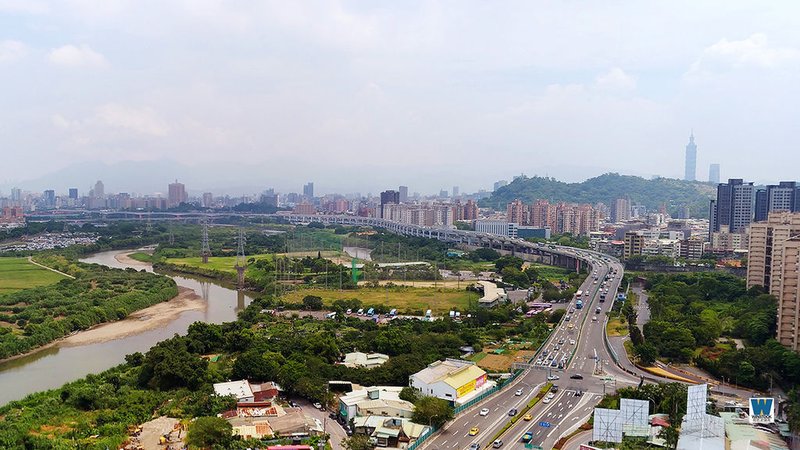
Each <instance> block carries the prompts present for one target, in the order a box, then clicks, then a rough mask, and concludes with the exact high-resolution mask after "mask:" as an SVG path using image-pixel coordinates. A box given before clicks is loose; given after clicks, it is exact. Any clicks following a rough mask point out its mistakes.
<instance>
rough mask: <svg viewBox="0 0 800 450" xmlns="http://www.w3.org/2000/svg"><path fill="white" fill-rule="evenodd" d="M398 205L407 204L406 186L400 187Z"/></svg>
mask: <svg viewBox="0 0 800 450" xmlns="http://www.w3.org/2000/svg"><path fill="white" fill-rule="evenodd" d="M398 191H399V192H400V203H408V186H400V188H399V189H398Z"/></svg>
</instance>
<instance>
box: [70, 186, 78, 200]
mask: <svg viewBox="0 0 800 450" xmlns="http://www.w3.org/2000/svg"><path fill="white" fill-rule="evenodd" d="M69 198H70V199H71V200H78V188H69Z"/></svg>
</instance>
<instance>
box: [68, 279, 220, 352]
mask: <svg viewBox="0 0 800 450" xmlns="http://www.w3.org/2000/svg"><path fill="white" fill-rule="evenodd" d="M206 306H207V305H206V302H205V301H204V300H203V298H202V297H200V296H199V295H197V293H195V292H194V290H192V289H189V288H185V287H180V286H178V295H177V296H175V297H173V298H172V299H171V300H168V301H166V302H162V303H158V304H156V305H153V306H150V307H147V308H145V309H140V310H139V311H136V312H133V313H131V314H130V315H129V316H128V317H127V318H125V319H124V320H120V321H118V322H108V323H104V324H100V325H97V326H95V327H93V328H90V329H88V330H85V331H81V332H79V333H76V334H73V335H72V336H67V337H66V338H64V339H62V340H61V341H60V342H59V344H60V346H64V347H66V346H76V345H86V344H96V343H100V342H108V341H113V340H115V339H121V338H124V337H128V336H131V335H134V334H139V333H143V332H145V331H148V330H152V329H155V328H159V327H163V326H165V325H166V324H168V323H170V322H172V321H173V320H175V319H176V318H177V317H178V316H179V315H181V314H182V313H184V312H186V311H195V310H197V311H205V309H206Z"/></svg>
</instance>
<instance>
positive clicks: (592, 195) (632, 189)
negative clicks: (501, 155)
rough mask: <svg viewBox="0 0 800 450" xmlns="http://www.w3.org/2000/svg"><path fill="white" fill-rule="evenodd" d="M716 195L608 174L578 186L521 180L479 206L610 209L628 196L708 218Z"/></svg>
mask: <svg viewBox="0 0 800 450" xmlns="http://www.w3.org/2000/svg"><path fill="white" fill-rule="evenodd" d="M715 195H716V187H715V186H712V185H711V184H708V183H701V182H691V181H683V180H675V179H671V178H655V179H652V180H647V179H644V178H641V177H635V176H630V175H619V174H616V173H607V174H604V175H600V176H599V177H594V178H590V179H588V180H586V181H584V182H581V183H564V182H563V181H558V180H556V179H554V178H543V177H533V178H528V177H520V178H517V179H516V180H514V181H513V182H512V183H510V184H508V185H507V186H503V187H501V188H500V189H498V190H497V191H495V192H494V193H492V196H491V197H489V198H488V199H485V200H482V201H481V206H484V207H492V208H496V209H505V207H506V205H507V204H508V203H509V202H511V201H514V199H517V198H518V199H520V200H522V201H524V202H526V203H530V202H533V201H534V200H536V199H545V200H549V201H551V202H574V203H592V204H594V203H597V202H603V203H605V204H606V205H608V206H611V205H612V204H613V203H614V201H615V200H616V199H618V198H624V197H630V199H631V202H632V203H633V204H643V205H645V206H646V207H647V209H648V210H650V211H655V210H657V209H658V208H659V207H660V206H661V205H662V204H666V205H667V210H668V212H669V213H670V214H672V215H673V216H677V214H678V213H679V212H680V211H681V209H682V208H683V206H684V205H688V206H689V212H690V214H691V216H692V217H706V218H707V217H708V201H709V200H710V199H711V198H712V197H714V196H715Z"/></svg>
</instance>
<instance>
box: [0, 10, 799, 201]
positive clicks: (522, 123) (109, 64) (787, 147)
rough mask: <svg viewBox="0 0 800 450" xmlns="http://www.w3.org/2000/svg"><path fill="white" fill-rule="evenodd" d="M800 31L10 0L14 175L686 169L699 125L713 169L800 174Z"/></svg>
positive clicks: (685, 13) (7, 132) (5, 21)
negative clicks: (102, 167) (98, 168)
mask: <svg viewBox="0 0 800 450" xmlns="http://www.w3.org/2000/svg"><path fill="white" fill-rule="evenodd" d="M798 30H800V2H796V1H785V2H762V1H753V2H737V1H731V0H724V1H716V2H715V1H705V0H704V1H702V2H698V1H689V2H680V1H670V2H657V3H656V2H643V1H638V0H637V1H610V0H609V1H600V2H595V1H590V2H587V1H574V2H573V1H563V0H560V1H552V2H539V1H524V2H502V1H477V2H473V1H463V0H458V1H451V2H439V1H424V2H412V1H401V2H398V1H386V2H378V1H372V2H337V1H319V2H317V1H285V0H282V1H275V2H265V1H255V2H254V1H235V2H234V1H230V2H221V1H206V0H185V1H164V0H158V1H142V0H131V1H114V0H95V1H83V0H76V1H69V0H66V1H59V2H52V3H51V2H40V1H37V0H0V84H1V85H2V88H0V139H2V140H1V141H0V149H1V151H2V156H3V158H2V163H0V182H5V183H6V184H7V183H8V182H17V181H21V180H26V179H32V178H38V177H41V176H43V175H46V174H48V173H50V172H53V171H57V170H60V169H62V168H65V167H67V166H70V165H73V164H80V163H84V162H88V161H94V162H97V161H101V162H105V163H116V162H119V161H127V160H135V161H148V160H162V159H168V160H175V161H180V162H182V163H185V164H188V165H200V166H203V167H214V166H215V165H212V163H220V164H219V165H218V167H219V168H220V169H221V170H225V171H228V172H233V171H235V170H236V164H241V165H242V166H243V167H249V168H251V169H252V168H253V167H258V168H259V169H258V170H259V171H261V172H263V183H264V185H265V186H271V185H275V186H276V187H278V188H282V189H283V190H287V189H288V188H292V189H294V190H300V189H301V185H302V182H304V181H307V180H314V181H315V182H316V184H317V186H318V191H321V192H326V191H333V190H341V191H348V192H349V191H355V190H359V191H362V192H367V191H370V190H371V191H373V192H375V191H377V190H379V189H381V188H384V187H393V186H396V185H398V184H408V185H409V186H411V189H412V191H414V190H419V191H428V190H429V191H433V190H437V191H438V189H439V188H447V189H449V188H450V187H451V186H452V185H454V184H458V185H460V186H461V188H462V191H465V190H466V191H472V190H477V189H479V188H490V187H491V183H492V182H493V181H494V180H497V179H500V178H507V179H510V178H511V177H512V176H513V175H514V174H519V173H525V174H528V175H534V174H538V175H545V174H547V175H550V176H555V177H557V178H560V179H566V180H577V179H583V178H586V177H588V176H592V175H598V174H600V173H603V172H606V171H610V170H614V171H618V172H622V173H630V174H637V175H643V176H650V175H654V174H659V175H663V176H669V177H680V176H682V174H683V148H684V146H685V144H686V141H687V138H688V134H689V132H690V130H691V129H692V128H694V130H695V136H696V139H697V143H698V155H699V156H698V178H699V179H703V180H704V179H706V178H707V176H708V164H709V163H710V162H719V163H721V164H722V176H723V177H743V178H747V179H751V180H754V181H777V180H778V179H797V178H800V173H798V170H797V168H798V167H800V145H799V144H800V133H798V125H797V124H798V119H800V114H798V112H800V111H799V109H800V82H798V80H800V32H798ZM101 176H102V174H98V175H97V177H101ZM166 181H167V180H165V182H166ZM91 182H93V180H87V181H86V185H87V186H88V185H89V184H90V183H91ZM259 182H260V179H259ZM287 183H288V184H289V185H290V186H286V185H287ZM292 183H294V184H292ZM106 184H107V186H108V185H109V183H108V181H107V182H106ZM295 185H296V186H295ZM191 187H196V188H205V186H191ZM121 188H124V186H123V187H121ZM162 189H163V188H162ZM154 190H155V188H154Z"/></svg>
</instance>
